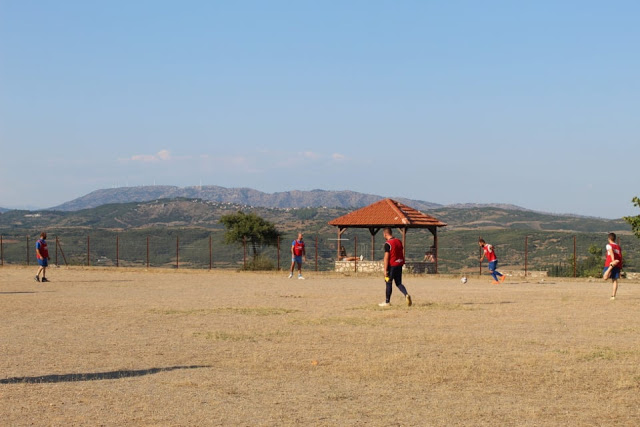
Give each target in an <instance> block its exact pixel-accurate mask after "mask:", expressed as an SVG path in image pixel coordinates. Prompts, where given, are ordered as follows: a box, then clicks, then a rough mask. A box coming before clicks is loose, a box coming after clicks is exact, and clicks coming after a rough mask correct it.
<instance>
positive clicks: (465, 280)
mask: <svg viewBox="0 0 640 427" xmlns="http://www.w3.org/2000/svg"><path fill="white" fill-rule="evenodd" d="M460 281H461V282H462V284H463V285H464V284H465V283H467V277H466V276H463V277H462V279H460Z"/></svg>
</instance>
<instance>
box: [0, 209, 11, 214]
mask: <svg viewBox="0 0 640 427" xmlns="http://www.w3.org/2000/svg"><path fill="white" fill-rule="evenodd" d="M9 210H11V209H5V208H0V213H3V212H7V211H9Z"/></svg>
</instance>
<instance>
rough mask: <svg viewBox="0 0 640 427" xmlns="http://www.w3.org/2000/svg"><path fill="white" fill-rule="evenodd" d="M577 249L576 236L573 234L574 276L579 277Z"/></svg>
mask: <svg viewBox="0 0 640 427" xmlns="http://www.w3.org/2000/svg"><path fill="white" fill-rule="evenodd" d="M576 255H577V250H576V236H573V277H577V276H578V275H577V268H576V267H577V265H576V264H577V256H576Z"/></svg>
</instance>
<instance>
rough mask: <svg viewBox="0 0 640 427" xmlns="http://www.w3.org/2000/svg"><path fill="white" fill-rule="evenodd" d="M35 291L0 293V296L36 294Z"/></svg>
mask: <svg viewBox="0 0 640 427" xmlns="http://www.w3.org/2000/svg"><path fill="white" fill-rule="evenodd" d="M37 293H38V292H35V291H14V292H10V291H7V292H0V295H11V294H37Z"/></svg>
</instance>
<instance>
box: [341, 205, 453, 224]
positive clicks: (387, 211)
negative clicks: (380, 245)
mask: <svg viewBox="0 0 640 427" xmlns="http://www.w3.org/2000/svg"><path fill="white" fill-rule="evenodd" d="M329 225H335V226H336V227H411V228H428V227H444V226H446V225H447V224H445V223H444V222H442V221H439V220H438V219H436V218H434V217H432V216H429V215H426V214H423V213H422V212H420V211H418V210H416V209H413V208H412V207H409V206H407V205H404V204H402V203H400V202H397V201H395V200H393V199H383V200H380V201H378V202H375V203H373V204H370V205H369V206H365V207H364V208H361V209H358V210H357V211H353V212H350V213H348V214H346V215H343V216H341V217H339V218H336V219H334V220H331V221H329Z"/></svg>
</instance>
